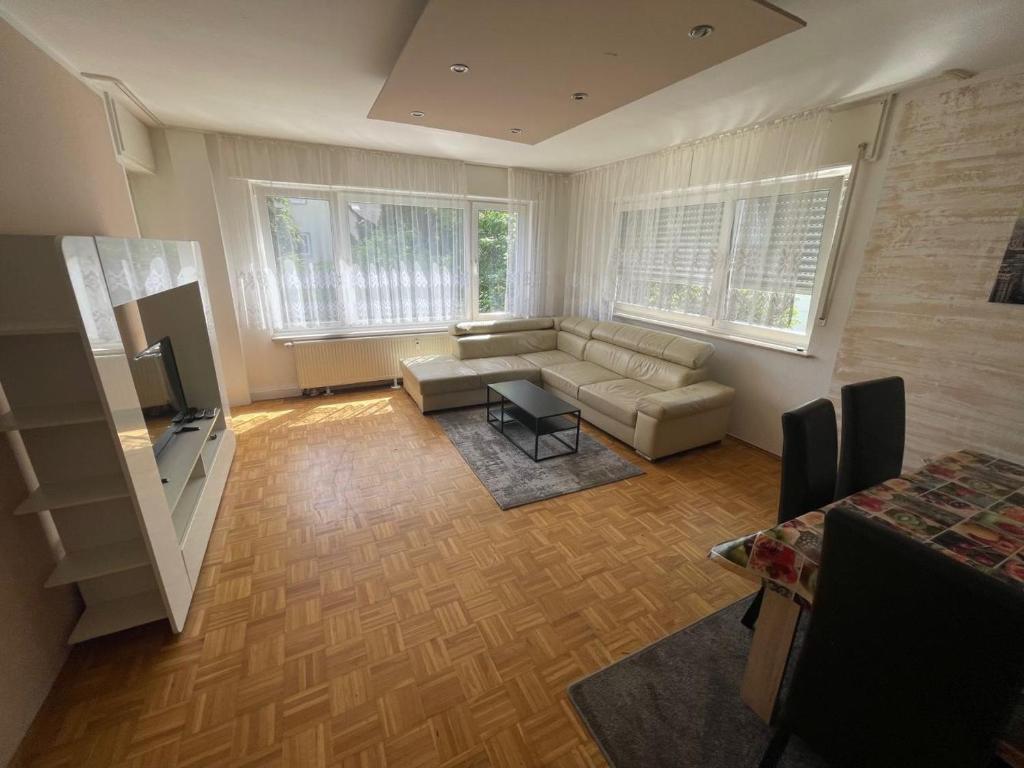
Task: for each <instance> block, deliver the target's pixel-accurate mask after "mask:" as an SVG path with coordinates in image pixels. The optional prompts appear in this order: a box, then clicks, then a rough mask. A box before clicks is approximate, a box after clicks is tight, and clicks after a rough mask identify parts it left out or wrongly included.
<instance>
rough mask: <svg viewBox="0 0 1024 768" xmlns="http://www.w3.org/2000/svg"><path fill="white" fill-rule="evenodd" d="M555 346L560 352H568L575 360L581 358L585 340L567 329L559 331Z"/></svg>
mask: <svg viewBox="0 0 1024 768" xmlns="http://www.w3.org/2000/svg"><path fill="white" fill-rule="evenodd" d="M557 346H558V348H559V349H560V350H561V351H562V352H568V353H569V354H570V355H572V356H573V357H575V358H576V359H577V360H582V359H583V350H585V349H586V348H587V340H586V339H585V338H583V337H582V336H576V335H575V334H572V333H569V332H568V331H559V332H558V342H557Z"/></svg>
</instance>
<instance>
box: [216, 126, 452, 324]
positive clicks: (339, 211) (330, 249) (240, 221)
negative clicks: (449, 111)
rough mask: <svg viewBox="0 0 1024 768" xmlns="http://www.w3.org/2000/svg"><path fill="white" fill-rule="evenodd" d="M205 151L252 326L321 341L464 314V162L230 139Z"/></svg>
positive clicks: (240, 300)
mask: <svg viewBox="0 0 1024 768" xmlns="http://www.w3.org/2000/svg"><path fill="white" fill-rule="evenodd" d="M207 150H208V153H209V156H210V161H211V168H212V169H213V176H214V190H215V195H216V198H217V205H218V214H219V216H220V222H221V229H222V234H223V237H224V244H225V250H226V251H227V252H228V257H229V261H230V263H231V264H232V265H233V267H234V270H235V273H236V302H237V304H238V310H239V312H238V314H239V319H240V322H242V323H243V324H244V325H246V326H247V327H249V328H252V329H259V330H262V331H275V332H281V331H284V332H296V331H323V330H336V329H344V328H359V327H367V326H403V325H411V326H413V325H418V324H423V323H439V322H448V321H450V320H453V319H459V318H461V317H462V316H464V314H465V312H466V301H467V283H466V279H465V274H466V269H465V265H464V264H463V263H462V262H463V261H464V259H465V251H466V248H465V242H464V240H465V227H464V221H463V219H462V218H461V217H464V216H465V215H466V214H465V212H464V208H465V200H466V175H465V166H464V164H463V163H461V162H457V161H448V160H439V159H435V158H421V157H415V156H410V155H398V154H393V153H385V152H373V151H366V150H358V149H351V148H346V147H327V146H322V145H311V144H299V143H294V142H284V141H273V140H266V139H254V138H247V137H237V136H221V135H211V136H208V137H207ZM300 208H301V209H302V210H301V212H300V211H299V209H300Z"/></svg>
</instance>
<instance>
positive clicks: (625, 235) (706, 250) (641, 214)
mask: <svg viewBox="0 0 1024 768" xmlns="http://www.w3.org/2000/svg"><path fill="white" fill-rule="evenodd" d="M724 211H725V204H724V203H721V202H715V203H702V204H698V205H669V206H662V207H658V208H646V209H641V210H627V211H623V212H622V213H621V214H620V221H619V254H620V258H619V275H618V287H617V290H616V300H617V301H618V302H621V303H625V304H635V305H638V306H644V307H652V308H655V309H660V310H665V311H668V312H682V313H685V314H688V315H702V316H706V315H708V314H709V312H710V302H711V283H712V280H713V278H714V271H715V259H716V256H717V253H718V247H719V241H720V236H721V229H722V217H723V215H724Z"/></svg>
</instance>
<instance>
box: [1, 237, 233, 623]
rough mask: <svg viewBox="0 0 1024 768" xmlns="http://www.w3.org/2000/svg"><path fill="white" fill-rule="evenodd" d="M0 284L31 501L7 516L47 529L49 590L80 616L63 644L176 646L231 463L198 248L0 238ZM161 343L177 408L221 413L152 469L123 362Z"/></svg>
mask: <svg viewBox="0 0 1024 768" xmlns="http://www.w3.org/2000/svg"><path fill="white" fill-rule="evenodd" d="M154 255H157V256H158V257H159V258H160V259H163V260H164V263H165V267H166V269H164V270H163V272H162V274H164V275H165V276H166V279H165V280H163V281H162V282H159V284H156V285H154V284H153V283H152V281H150V280H148V279H147V277H148V276H149V275H150V267H151V262H152V261H153V259H154V257H155V256H154ZM0 274H2V275H4V279H3V280H0V384H2V394H0V432H17V433H18V434H19V436H20V438H21V439H20V441H16V442H20V443H21V445H22V446H23V448H19V450H20V451H22V452H23V455H22V456H21V457H20V458H22V459H24V461H23V462H19V463H20V464H22V466H23V468H24V470H25V472H24V474H25V480H26V483H27V485H28V486H29V487H30V488H32V491H31V492H30V494H29V496H28V498H26V499H25V500H24V501H23V502H22V503H21V504H19V505H18V507H17V508H16V509H15V512H14V513H15V514H18V515H29V514H32V515H35V514H38V515H45V516H48V517H51V518H52V520H53V525H54V527H55V528H56V531H57V534H58V535H59V540H60V548H61V549H62V550H63V552H64V556H63V557H62V559H61V560H60V561H59V562H58V563H57V564H56V566H55V567H54V569H53V571H52V573H51V574H50V576H49V578H48V579H47V580H46V584H45V585H46V586H47V587H60V586H62V585H69V584H77V585H78V590H79V592H80V593H81V595H82V599H83V601H84V603H85V610H84V612H83V613H82V615H81V617H80V618H79V621H78V623H77V625H76V626H75V628H74V630H73V631H72V632H71V635H70V637H69V638H68V641H69V642H71V643H77V642H81V641H84V640H88V639H90V638H94V637H99V636H100V635H107V634H110V633H112V632H117V631H120V630H123V629H128V628H129V627H134V626H138V625H140V624H146V623H148V622H152V621H160V620H163V621H167V622H169V624H170V628H171V629H172V630H173V631H174V632H181V631H182V630H183V629H184V627H185V621H186V619H187V617H188V612H189V607H190V605H191V603H192V598H193V595H194V593H195V591H196V586H197V585H198V583H199V573H200V569H201V568H202V565H203V558H204V556H205V554H206V548H207V545H208V544H209V541H210V535H211V532H212V530H213V525H214V521H215V519H216V517H217V511H218V507H219V505H220V502H221V498H222V496H223V494H224V487H225V485H226V483H227V477H228V472H229V470H230V468H231V462H232V459H233V457H234V452H235V437H234V433H233V432H232V430H231V428H230V426H229V421H228V420H227V416H228V413H227V408H226V406H227V401H226V398H225V395H224V388H223V385H222V383H221V381H220V379H219V378H218V375H217V362H216V359H215V353H214V349H215V342H216V337H215V335H214V328H213V326H212V324H211V321H210V320H209V317H210V314H209V312H208V307H207V306H206V305H205V304H204V301H203V295H204V293H205V289H204V288H203V287H202V286H201V285H200V281H202V280H204V279H205V278H204V277H203V275H204V273H203V269H202V261H201V258H200V255H199V249H198V247H197V245H196V244H195V243H188V242H172V241H153V240H138V239H115V238H106V237H95V238H94V237H46V236H20V235H3V236H0ZM115 274H116V275H119V276H121V277H122V278H126V279H121V280H118V281H110V282H108V281H107V280H106V276H107V275H115ZM122 321H123V322H122ZM122 334H125V335H124V336H122ZM163 337H170V338H172V339H174V340H175V341H176V342H178V341H180V345H178V346H176V348H175V353H176V358H177V362H178V366H179V369H180V374H181V379H182V384H183V386H184V390H185V395H186V397H187V398H188V399H189V400H193V401H194V402H197V403H203V404H204V405H207V406H213V407H214V413H213V415H212V417H211V418H206V419H199V420H196V421H194V422H193V423H190V424H188V425H187V426H186V425H184V424H182V423H179V424H175V425H174V429H175V430H177V431H179V433H178V434H173V433H172V434H173V436H172V437H171V439H170V440H169V441H168V442H167V444H166V446H165V447H164V449H163V450H162V451H161V452H160V455H159V456H156V455H155V453H154V450H153V445H152V442H151V440H150V437H149V431H148V429H147V427H146V422H145V419H144V418H143V413H142V403H141V402H140V396H139V390H138V389H137V387H136V384H135V382H134V380H133V378H132V370H131V367H130V365H129V363H128V355H129V354H132V355H134V354H135V353H136V352H137V351H140V350H141V349H144V348H145V347H146V346H151V345H152V344H153V343H154V340H159V339H161V338H163ZM204 411H205V409H204ZM214 438H217V439H214Z"/></svg>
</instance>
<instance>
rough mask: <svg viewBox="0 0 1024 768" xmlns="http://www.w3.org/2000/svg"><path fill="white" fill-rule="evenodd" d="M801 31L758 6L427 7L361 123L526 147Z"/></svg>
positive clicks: (579, 2)
mask: <svg viewBox="0 0 1024 768" xmlns="http://www.w3.org/2000/svg"><path fill="white" fill-rule="evenodd" d="M699 24H710V25H711V26H713V27H714V32H713V33H712V34H711V35H709V36H708V37H705V38H702V39H696V40H695V39H692V38H690V37H689V31H690V29H691V28H693V27H694V26H697V25H699ZM803 25H804V23H803V22H802V21H801V20H800V19H798V18H796V17H795V16H792V15H790V14H787V13H785V12H783V11H781V10H779V9H777V8H775V7H773V6H771V5H768V4H766V3H764V2H758V0H643V2H640V1H639V0H627V1H626V2H623V0H515V2H509V0H431V1H430V2H429V3H428V4H427V6H426V8H425V9H424V10H423V13H422V15H421V16H420V19H419V21H418V22H417V23H416V26H415V28H414V29H413V32H412V34H411V35H410V36H409V39H408V41H407V42H406V44H405V47H404V49H403V50H402V53H401V55H400V56H399V57H398V61H397V62H396V63H395V66H394V68H393V69H392V71H391V75H390V77H389V78H388V80H387V82H386V83H385V84H384V87H383V88H382V89H381V91H380V94H379V95H378V96H377V100H376V102H375V103H374V105H373V107H372V108H371V110H370V113H369V117H371V118H373V119H377V120H389V121H392V122H398V123H409V124H413V125H425V126H429V127H432V128H442V129H445V130H450V131H458V132H460V133H468V134H475V135H478V136H490V137H493V138H499V139H507V140H510V141H518V142H521V143H525V144H536V143H538V142H541V141H544V140H545V139H547V138H550V137H551V136H554V135H556V134H559V133H561V132H562V131H565V130H568V129H569V128H572V127H573V126H576V125H579V124H580V123H584V122H586V121H588V120H591V119H593V118H595V117H598V116H599V115H603V114H604V113H606V112H609V111H611V110H613V109H616V108H617V107H621V106H623V105H624V104H628V103H630V102H632V101H636V100H637V99H639V98H641V97H643V96H646V95H648V94H650V93H653V92H654V91H657V90H660V89H662V88H664V87H666V86H668V85H671V84H672V83H675V82H677V81H679V80H682V79H684V78H687V77H690V76H691V75H694V74H696V73H698V72H700V71H702V70H705V69H708V68H709V67H713V66H714V65H715V64H718V63H720V62H723V61H725V60H727V59H730V58H732V57H734V56H738V55H739V54H741V53H744V52H745V51H749V50H750V49H752V48H756V47H757V46H759V45H762V44H764V43H767V42H769V41H771V40H774V39H775V38H777V37H781V36H782V35H785V34H787V33H789V32H792V31H794V30H797V29H799V28H801V27H802V26H803ZM452 64H465V65H467V66H469V72H467V73H465V74H461V75H460V74H455V73H453V72H452V71H451V69H450V67H451V65H452ZM577 92H583V93H587V94H588V97H587V98H586V99H585V100H583V101H573V100H572V98H571V96H572V94H573V93H577ZM414 111H418V112H423V113H424V114H423V117H419V118H417V117H413V116H412V115H411V114H410V113H412V112H414ZM513 128H520V129H522V132H521V133H518V134H517V133H513V131H512V129H513Z"/></svg>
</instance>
